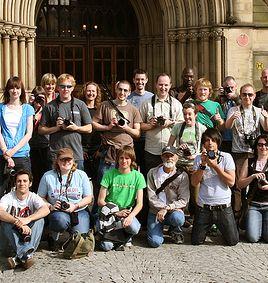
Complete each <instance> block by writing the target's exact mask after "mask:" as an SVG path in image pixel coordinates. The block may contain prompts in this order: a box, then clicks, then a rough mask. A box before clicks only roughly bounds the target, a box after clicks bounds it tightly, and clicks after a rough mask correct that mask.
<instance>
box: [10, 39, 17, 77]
mask: <svg viewBox="0 0 268 283" xmlns="http://www.w3.org/2000/svg"><path fill="white" fill-rule="evenodd" d="M10 40H11V57H12V58H11V59H12V60H11V74H12V75H13V76H17V75H18V73H19V69H18V36H16V35H13V36H11V39H10Z"/></svg>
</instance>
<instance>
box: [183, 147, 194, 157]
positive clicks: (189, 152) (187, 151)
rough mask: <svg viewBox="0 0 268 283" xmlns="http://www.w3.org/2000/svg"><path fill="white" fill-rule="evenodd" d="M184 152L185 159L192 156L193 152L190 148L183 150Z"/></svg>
mask: <svg viewBox="0 0 268 283" xmlns="http://www.w3.org/2000/svg"><path fill="white" fill-rule="evenodd" d="M182 152H183V155H184V156H185V157H187V156H191V155H192V153H191V150H190V149H189V148H185V149H183V150H182Z"/></svg>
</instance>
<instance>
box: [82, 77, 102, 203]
mask: <svg viewBox="0 0 268 283" xmlns="http://www.w3.org/2000/svg"><path fill="white" fill-rule="evenodd" d="M80 98H81V100H83V101H84V102H85V103H86V105H87V108H88V111H89V113H90V116H91V118H92V117H93V116H94V115H95V113H96V110H97V108H98V107H99V106H100V103H101V90H100V87H99V86H98V84H96V83H94V82H87V83H86V84H84V86H83V88H82V94H81V95H80ZM100 144H101V138H100V132H98V131H94V130H93V131H92V132H91V133H90V134H83V135H82V145H83V150H84V170H85V172H86V173H87V174H88V176H89V177H91V178H92V180H93V182H94V183H96V181H97V171H98V160H97V159H96V153H97V151H98V149H99V147H100ZM94 188H95V186H94ZM94 193H95V192H94ZM94 196H95V197H96V199H97V197H98V194H96V195H95V194H94Z"/></svg>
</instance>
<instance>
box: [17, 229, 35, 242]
mask: <svg viewBox="0 0 268 283" xmlns="http://www.w3.org/2000/svg"><path fill="white" fill-rule="evenodd" d="M13 229H14V230H16V231H17V232H18V233H19V238H20V240H21V241H22V242H23V243H29V242H30V241H31V235H27V234H23V232H22V231H23V230H22V228H18V227H16V226H14V227H13Z"/></svg>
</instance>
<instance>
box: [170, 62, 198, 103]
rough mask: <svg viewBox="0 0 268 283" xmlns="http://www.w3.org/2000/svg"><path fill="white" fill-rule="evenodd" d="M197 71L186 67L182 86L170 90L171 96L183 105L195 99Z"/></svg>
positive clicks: (182, 75) (182, 76)
mask: <svg viewBox="0 0 268 283" xmlns="http://www.w3.org/2000/svg"><path fill="white" fill-rule="evenodd" d="M195 76H196V75H195V71H194V69H193V68H190V67H185V68H184V69H183V71H182V74H181V78H182V85H180V86H178V87H174V88H172V89H171V90H170V95H172V96H173V97H175V98H177V99H178V100H179V101H180V102H181V104H183V103H184V102H185V101H186V100H188V99H194V98H195V97H194V96H195V94H194V82H195Z"/></svg>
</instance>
